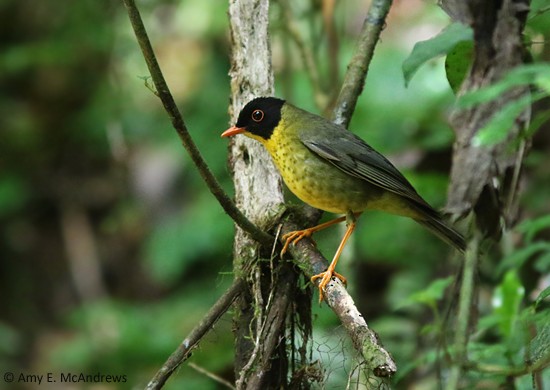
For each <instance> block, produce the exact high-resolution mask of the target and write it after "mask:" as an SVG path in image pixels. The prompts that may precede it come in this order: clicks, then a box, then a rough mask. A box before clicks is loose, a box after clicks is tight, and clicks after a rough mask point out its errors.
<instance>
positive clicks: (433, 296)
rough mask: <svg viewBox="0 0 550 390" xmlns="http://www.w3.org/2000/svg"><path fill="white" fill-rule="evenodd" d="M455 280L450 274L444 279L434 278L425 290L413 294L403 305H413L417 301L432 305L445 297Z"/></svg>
mask: <svg viewBox="0 0 550 390" xmlns="http://www.w3.org/2000/svg"><path fill="white" fill-rule="evenodd" d="M452 282H453V277H452V276H449V277H448V278H444V279H437V280H434V281H433V282H432V283H431V284H430V285H429V286H428V287H426V288H425V289H424V290H421V291H418V292H416V293H414V294H411V295H410V296H409V297H408V298H407V300H406V301H405V302H404V303H403V306H409V305H413V304H415V303H422V304H425V305H427V306H430V307H432V306H433V305H435V304H436V303H437V301H438V300H440V299H441V298H443V294H444V293H445V289H446V288H447V287H448V286H449V285H450V284H451V283H452Z"/></svg>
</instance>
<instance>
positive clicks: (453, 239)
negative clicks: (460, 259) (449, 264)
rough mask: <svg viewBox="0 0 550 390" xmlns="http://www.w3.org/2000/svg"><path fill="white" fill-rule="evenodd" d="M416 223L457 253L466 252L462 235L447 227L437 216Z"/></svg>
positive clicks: (418, 220) (417, 220)
mask: <svg viewBox="0 0 550 390" xmlns="http://www.w3.org/2000/svg"><path fill="white" fill-rule="evenodd" d="M416 222H418V223H419V224H421V225H422V226H424V227H426V228H427V229H428V230H429V231H431V232H432V233H433V234H435V235H436V236H437V237H439V238H440V239H442V240H443V241H445V242H446V243H448V244H449V245H452V246H453V247H455V248H456V249H458V250H459V251H461V252H464V251H465V250H466V241H465V240H464V237H463V236H462V234H460V233H459V232H457V231H456V230H454V229H453V228H452V227H450V226H449V225H447V224H446V223H445V222H444V221H443V220H442V219H441V218H439V216H429V217H427V218H426V219H416Z"/></svg>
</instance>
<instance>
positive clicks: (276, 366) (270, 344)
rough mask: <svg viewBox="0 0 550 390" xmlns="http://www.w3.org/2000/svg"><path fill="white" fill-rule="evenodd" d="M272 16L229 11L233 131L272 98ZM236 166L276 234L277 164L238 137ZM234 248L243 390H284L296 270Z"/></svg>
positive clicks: (255, 217)
mask: <svg viewBox="0 0 550 390" xmlns="http://www.w3.org/2000/svg"><path fill="white" fill-rule="evenodd" d="M268 11H269V2H268V0H231V1H230V3H229V18H230V30H231V41H232V63H231V71H230V75H231V102H232V105H231V113H232V115H231V117H232V123H235V121H236V116H237V115H238V113H239V111H240V109H241V108H242V107H243V106H244V104H246V102H248V101H249V100H250V99H252V98H253V97H257V96H270V95H273V72H272V67H271V51H270V47H269V40H268V31H267V29H268V24H269V23H268ZM230 166H231V169H232V172H233V180H234V184H235V198H236V203H237V205H238V207H239V208H240V209H241V210H242V211H243V212H244V214H245V215H246V216H247V217H248V218H249V219H250V220H251V221H252V222H254V223H255V224H256V225H258V226H259V227H261V228H263V229H266V230H267V229H269V228H270V227H272V226H273V224H274V222H275V219H276V217H277V214H278V212H279V211H280V210H281V209H282V205H283V201H284V199H283V192H282V182H281V177H280V175H279V173H278V172H277V170H276V168H275V166H274V165H273V162H272V160H271V157H270V156H269V155H268V153H267V152H266V151H265V149H264V148H262V147H261V145H260V144H259V143H258V142H255V141H253V140H251V139H248V138H246V137H244V136H238V137H235V138H234V139H232V141H231V146H230ZM234 245H235V247H234V272H235V275H236V276H242V277H243V278H245V279H246V280H248V281H249V283H248V287H249V288H248V289H247V291H246V292H245V293H244V294H242V295H241V297H240V298H239V300H238V302H237V305H236V310H235V319H234V327H235V343H236V346H235V354H236V356H235V376H236V378H237V380H236V386H237V388H239V389H244V388H251V389H252V388H254V389H256V388H280V387H284V386H285V384H286V377H287V371H288V363H287V357H286V350H285V347H286V343H285V325H286V324H285V320H286V316H287V311H288V309H289V302H290V297H291V296H292V291H293V289H294V288H295V285H296V280H297V276H296V273H295V272H294V271H293V269H292V266H291V265H289V264H284V263H281V264H280V266H279V265H278V261H277V259H271V260H272V261H262V259H269V258H270V254H271V251H272V248H262V247H261V246H259V244H258V243H257V242H255V241H253V240H252V239H251V238H250V237H249V236H248V235H247V234H246V233H244V232H243V231H242V230H241V229H239V228H237V231H236V235H235V243H234ZM275 269H276V271H275Z"/></svg>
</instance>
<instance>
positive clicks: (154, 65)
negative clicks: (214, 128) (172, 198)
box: [122, 0, 274, 245]
mask: <svg viewBox="0 0 550 390" xmlns="http://www.w3.org/2000/svg"><path fill="white" fill-rule="evenodd" d="M122 1H123V2H124V5H125V6H126V10H127V11H128V16H129V18H130V22H131V24H132V28H133V29H134V34H135V35H136V38H137V40H138V43H139V46H140V48H141V51H142V53H143V57H144V58H145V62H146V63H147V68H148V69H149V73H150V74H151V79H152V80H153V83H154V85H155V88H156V90H157V94H158V97H159V98H160V100H161V102H162V105H163V106H164V109H165V110H166V112H167V113H168V116H169V117H170V120H171V122H172V126H173V127H174V129H176V131H177V133H178V136H179V137H180V139H181V142H182V144H183V146H184V147H185V149H186V150H187V152H188V153H189V156H190V157H191V159H192V160H193V163H194V164H195V166H196V167H197V169H198V171H199V173H200V175H201V177H202V178H203V180H204V181H205V182H206V185H207V186H208V188H209V190H210V192H212V194H213V195H214V196H215V197H216V199H217V200H218V202H219V203H220V205H221V206H222V208H223V209H224V211H225V212H226V213H227V214H228V215H229V216H230V217H231V218H232V219H233V220H234V221H235V222H236V223H237V225H239V226H240V227H241V228H242V229H243V230H245V231H246V232H247V233H249V234H250V235H251V236H252V237H253V238H254V240H256V241H258V242H260V243H262V244H266V245H269V244H270V243H273V240H274V238H273V237H272V236H270V235H269V234H267V233H265V232H264V231H262V230H261V229H259V228H258V227H257V226H256V225H254V224H253V223H252V222H250V220H248V218H246V217H245V215H244V214H243V213H242V212H241V211H240V210H239V209H238V208H237V206H235V204H234V203H233V201H232V200H231V199H230V198H229V196H227V194H226V193H225V192H224V190H223V189H222V187H221V186H220V184H219V183H218V181H217V180H216V178H215V177H214V175H213V174H212V172H211V171H210V168H208V165H207V164H206V162H205V161H204V159H203V158H202V156H201V154H200V152H199V150H198V149H197V147H196V145H195V143H194V142H193V139H192V138H191V135H190V134H189V131H188V130H187V126H186V125H185V122H184V120H183V116H182V115H181V113H180V111H179V110H178V107H177V105H176V102H175V101H174V98H173V96H172V94H171V92H170V89H169V88H168V85H167V84H166V81H165V79H164V76H163V74H162V71H161V70H160V66H159V64H158V61H157V58H156V56H155V53H154V51H153V47H152V46H151V42H150V41H149V37H148V35H147V31H146V30H145V26H144V25H143V21H142V19H141V15H140V13H139V10H138V9H137V7H136V4H135V1H134V0H122Z"/></svg>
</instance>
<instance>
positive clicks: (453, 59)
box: [445, 41, 474, 94]
mask: <svg viewBox="0 0 550 390" xmlns="http://www.w3.org/2000/svg"><path fill="white" fill-rule="evenodd" d="M473 51H474V42H473V41H461V42H458V43H457V44H456V45H455V47H454V48H453V49H452V50H451V51H450V52H449V54H447V58H445V74H446V75H447V81H448V82H449V85H450V86H451V88H452V90H453V92H454V93H455V94H456V93H458V91H459V90H460V86H461V85H462V82H463V81H464V79H465V78H466V73H467V72H468V69H470V65H471V64H472V56H473Z"/></svg>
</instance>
